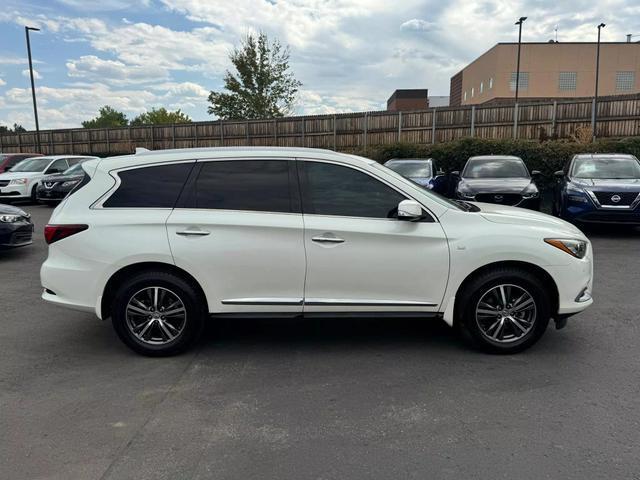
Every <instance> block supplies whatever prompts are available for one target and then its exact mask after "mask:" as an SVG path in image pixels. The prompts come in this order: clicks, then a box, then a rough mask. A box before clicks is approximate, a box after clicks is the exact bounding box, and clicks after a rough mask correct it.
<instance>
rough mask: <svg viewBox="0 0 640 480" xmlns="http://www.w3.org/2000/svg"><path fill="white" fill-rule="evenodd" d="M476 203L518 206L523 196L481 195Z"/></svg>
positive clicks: (509, 194)
mask: <svg viewBox="0 0 640 480" xmlns="http://www.w3.org/2000/svg"><path fill="white" fill-rule="evenodd" d="M476 201H478V202H486V203H498V204H500V205H517V204H518V203H520V202H521V201H522V195H519V194H517V193H479V194H478V195H476Z"/></svg>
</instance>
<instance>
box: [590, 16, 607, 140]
mask: <svg viewBox="0 0 640 480" xmlns="http://www.w3.org/2000/svg"><path fill="white" fill-rule="evenodd" d="M605 26H606V25H605V24H604V23H601V24H600V25H598V45H597V46H596V91H595V94H594V96H593V107H592V110H593V112H592V120H591V123H592V127H593V141H594V142H595V141H596V125H597V123H598V77H599V76H600V75H599V74H600V30H602V29H603V28H604V27H605Z"/></svg>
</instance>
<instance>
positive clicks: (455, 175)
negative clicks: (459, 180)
mask: <svg viewBox="0 0 640 480" xmlns="http://www.w3.org/2000/svg"><path fill="white" fill-rule="evenodd" d="M451 176H453V177H459V176H460V170H454V171H453V172H451Z"/></svg>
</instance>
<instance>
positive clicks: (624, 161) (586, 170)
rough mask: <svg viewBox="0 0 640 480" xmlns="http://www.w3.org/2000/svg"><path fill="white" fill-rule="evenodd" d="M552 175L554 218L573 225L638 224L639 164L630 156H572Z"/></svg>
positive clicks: (596, 154)
mask: <svg viewBox="0 0 640 480" xmlns="http://www.w3.org/2000/svg"><path fill="white" fill-rule="evenodd" d="M555 175H556V179H557V181H556V185H555V189H554V198H553V213H554V215H557V216H559V217H560V218H563V219H565V220H568V221H569V222H573V223H620V224H640V207H639V205H640V162H638V159H637V158H636V157H634V156H633V155H623V154H599V153H594V154H580V155H575V156H574V157H573V158H572V159H571V160H570V161H569V163H568V164H567V165H566V166H565V169H564V170H560V171H558V172H556V173H555Z"/></svg>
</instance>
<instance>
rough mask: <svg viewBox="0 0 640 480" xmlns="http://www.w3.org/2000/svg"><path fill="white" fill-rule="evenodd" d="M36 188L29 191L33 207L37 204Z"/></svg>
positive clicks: (35, 186)
mask: <svg viewBox="0 0 640 480" xmlns="http://www.w3.org/2000/svg"><path fill="white" fill-rule="evenodd" d="M37 188H38V187H37V185H34V187H33V188H32V189H31V203H32V204H34V205H35V204H37V203H38V192H37Z"/></svg>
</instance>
